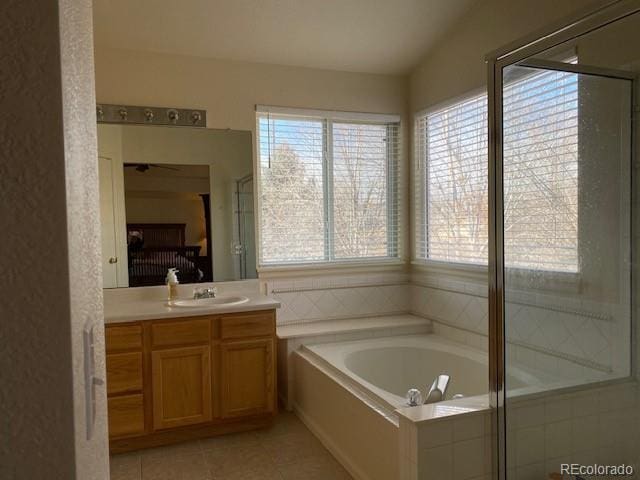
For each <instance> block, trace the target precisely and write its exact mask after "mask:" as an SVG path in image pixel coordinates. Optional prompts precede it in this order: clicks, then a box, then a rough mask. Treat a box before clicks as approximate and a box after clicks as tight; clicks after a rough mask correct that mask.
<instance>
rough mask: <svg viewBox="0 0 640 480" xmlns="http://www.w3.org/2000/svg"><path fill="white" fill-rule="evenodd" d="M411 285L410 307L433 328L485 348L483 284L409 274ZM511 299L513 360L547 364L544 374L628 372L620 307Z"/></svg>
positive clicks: (564, 300)
mask: <svg viewBox="0 0 640 480" xmlns="http://www.w3.org/2000/svg"><path fill="white" fill-rule="evenodd" d="M411 290H412V292H411V312H412V313H414V314H416V315H421V316H424V317H426V318H429V319H431V320H432V321H433V322H434V330H435V331H437V332H438V333H442V334H444V335H452V336H453V337H452V338H453V339H455V340H458V341H462V342H464V343H467V344H469V345H471V346H475V347H482V348H486V343H487V340H486V338H487V332H488V328H489V327H488V305H487V292H486V285H485V284H483V283H480V282H477V281H476V282H467V281H456V280H447V279H438V280H434V279H429V280H428V281H426V280H425V279H423V278H421V277H414V278H413V279H412V284H411ZM510 299H511V300H512V301H510V302H508V303H507V305H506V308H507V315H508V316H509V328H508V329H507V337H508V338H507V342H508V344H509V348H510V352H511V353H513V354H516V357H513V358H515V359H517V361H518V362H520V363H523V364H525V365H528V366H532V367H533V366H536V367H538V368H540V367H543V368H546V369H547V371H548V373H553V372H558V371H560V372H564V373H563V374H564V376H565V377H566V378H567V379H571V378H576V376H583V375H584V376H585V378H586V377H588V376H591V374H592V372H593V371H596V372H601V373H603V374H607V375H608V376H609V377H611V378H618V377H622V376H625V375H626V374H627V373H628V365H629V360H628V359H629V342H628V341H626V340H625V339H628V325H627V324H628V321H626V320H625V319H627V318H628V315H626V314H625V313H624V308H622V309H620V307H619V306H618V305H612V304H598V303H594V302H587V301H584V300H581V299H578V298H572V297H568V296H553V295H540V294H539V295H535V296H534V297H532V296H531V295H528V294H511V296H510ZM625 322H626V323H625ZM480 336H482V337H484V340H483V339H482V338H481V337H480ZM607 375H604V376H607ZM595 376H596V377H597V379H599V378H600V377H602V376H603V375H600V374H596V375H595Z"/></svg>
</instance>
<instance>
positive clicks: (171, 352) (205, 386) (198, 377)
mask: <svg viewBox="0 0 640 480" xmlns="http://www.w3.org/2000/svg"><path fill="white" fill-rule="evenodd" d="M151 358H152V359H151V370H152V372H153V374H152V378H153V380H152V387H151V388H152V392H153V428H154V429H163V428H172V427H181V426H184V425H193V424H197V423H204V422H208V421H209V420H211V368H210V367H211V347H210V346H209V345H202V346H196V347H183V348H171V349H168V350H159V351H154V352H153V354H152V357H151Z"/></svg>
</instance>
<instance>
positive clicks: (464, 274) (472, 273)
mask: <svg viewBox="0 0 640 480" xmlns="http://www.w3.org/2000/svg"><path fill="white" fill-rule="evenodd" d="M411 268H412V270H413V271H414V272H415V273H418V274H425V275H427V276H434V277H436V276H437V277H447V278H451V279H456V280H467V281H472V282H475V283H483V284H485V285H486V284H487V281H488V279H489V272H488V269H487V266H486V265H473V264H465V263H453V262H451V263H449V262H439V261H437V260H417V259H414V260H412V261H411Z"/></svg>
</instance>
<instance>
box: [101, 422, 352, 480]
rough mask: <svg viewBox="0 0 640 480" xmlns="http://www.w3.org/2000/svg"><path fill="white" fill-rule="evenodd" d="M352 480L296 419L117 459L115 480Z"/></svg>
mask: <svg viewBox="0 0 640 480" xmlns="http://www.w3.org/2000/svg"><path fill="white" fill-rule="evenodd" d="M293 479H295V480H349V479H351V477H350V476H349V474H348V473H347V472H346V470H345V469H344V468H342V466H341V465H340V464H339V463H338V462H337V461H336V460H335V459H334V458H333V457H332V456H331V454H330V453H329V452H328V451H327V450H326V449H325V448H324V447H323V446H322V444H321V443H320V442H319V441H318V439H316V437H314V436H313V434H312V433H311V432H310V431H309V430H308V429H307V428H306V427H305V426H304V424H303V423H302V422H300V420H298V418H297V417H296V416H295V415H294V414H292V413H281V414H279V415H278V417H277V419H276V421H275V424H274V425H273V426H272V427H270V428H269V429H266V430H259V431H255V432H247V433H239V434H233V435H224V436H220V437H215V438H209V439H205V440H196V441H192V442H188V443H182V444H178V445H172V446H167V447H160V448H153V449H149V450H143V451H140V452H134V453H125V454H122V455H114V456H112V457H111V480H293Z"/></svg>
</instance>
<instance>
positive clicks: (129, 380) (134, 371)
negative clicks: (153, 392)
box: [107, 352, 142, 395]
mask: <svg viewBox="0 0 640 480" xmlns="http://www.w3.org/2000/svg"><path fill="white" fill-rule="evenodd" d="M141 390H142V352H130V353H110V354H108V355H107V395H116V394H120V393H127V392H137V391H141Z"/></svg>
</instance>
